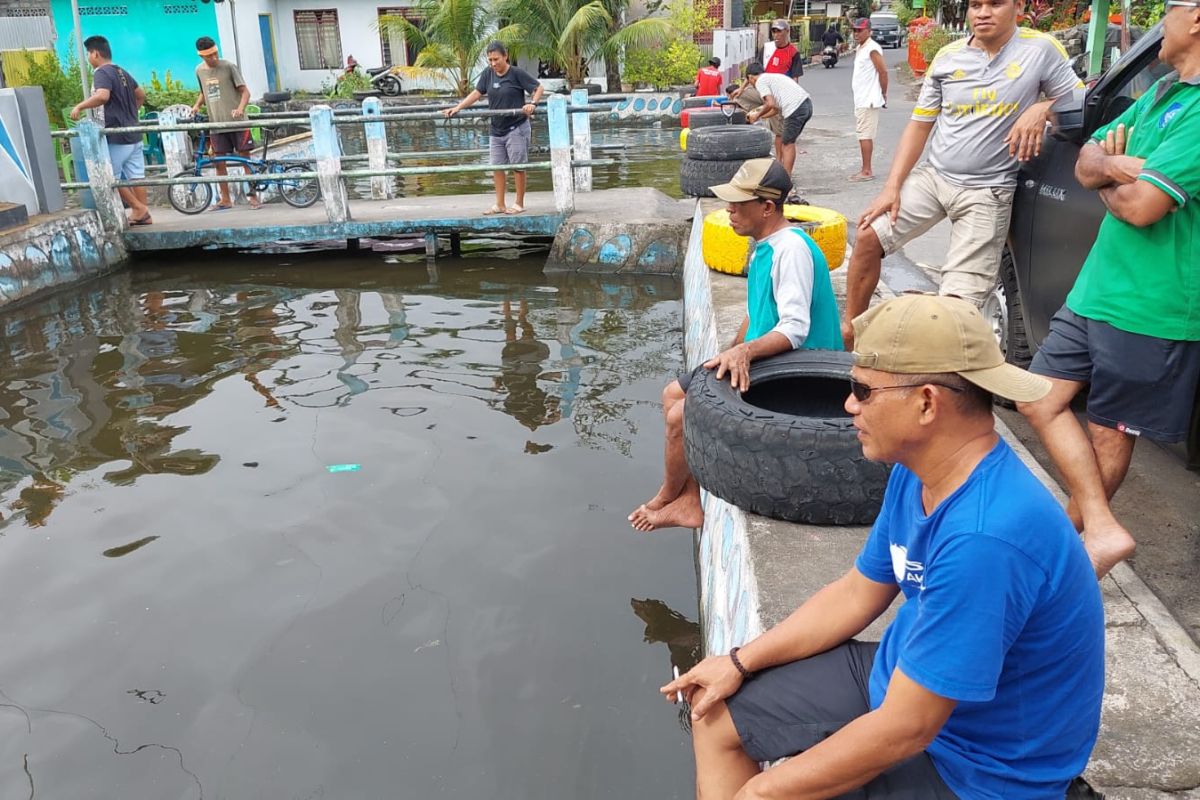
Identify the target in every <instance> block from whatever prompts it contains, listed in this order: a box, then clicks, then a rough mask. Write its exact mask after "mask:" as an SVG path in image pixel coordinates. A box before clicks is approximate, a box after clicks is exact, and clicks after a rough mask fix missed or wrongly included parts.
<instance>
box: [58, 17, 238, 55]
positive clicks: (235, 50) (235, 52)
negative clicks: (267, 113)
mask: <svg viewBox="0 0 1200 800" xmlns="http://www.w3.org/2000/svg"><path fill="white" fill-rule="evenodd" d="M71 2H75V0H71ZM229 27H231V28H233V58H234V61H235V62H236V63H237V65H238V69H241V68H242V66H243V65H242V48H241V47H240V46H239V45H238V35H237V7H236V6H235V5H234V0H229Z"/></svg>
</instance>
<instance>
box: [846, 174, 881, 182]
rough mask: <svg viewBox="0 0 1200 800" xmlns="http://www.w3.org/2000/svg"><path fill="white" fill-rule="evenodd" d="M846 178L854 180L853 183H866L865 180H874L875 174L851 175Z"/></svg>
mask: <svg viewBox="0 0 1200 800" xmlns="http://www.w3.org/2000/svg"><path fill="white" fill-rule="evenodd" d="M847 180H851V181H854V182H855V183H866V182H867V181H873V180H875V176H874V175H851V176H850V177H849V178H848V179H847Z"/></svg>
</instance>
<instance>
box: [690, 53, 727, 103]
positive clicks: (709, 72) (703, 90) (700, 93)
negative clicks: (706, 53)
mask: <svg viewBox="0 0 1200 800" xmlns="http://www.w3.org/2000/svg"><path fill="white" fill-rule="evenodd" d="M720 66H721V59H719V58H717V57H716V56H713V57H712V58H710V59H709V60H708V66H706V67H701V68H700V71H699V72H697V73H696V92H695V94H696V96H697V97H711V96H714V95H718V94H720V93H721V70H720Z"/></svg>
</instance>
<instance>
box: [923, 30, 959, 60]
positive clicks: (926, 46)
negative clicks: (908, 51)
mask: <svg viewBox="0 0 1200 800" xmlns="http://www.w3.org/2000/svg"><path fill="white" fill-rule="evenodd" d="M924 30H927V31H928V32H927V33H924V34H923V35H920V36H918V37H917V47H918V48H919V49H920V51H921V57H922V58H924V59H925V63H926V64H932V63H933V57H934V56H936V55H937V54H938V51H939V50H941V49H942V48H943V47H945V46H946V45H948V44H950V43H951V42H952V41H954V36H953V35H952V34H951V33H950V31H948V30H946V29H945V28H942V27H938V26H933V27H930V28H926V29H924Z"/></svg>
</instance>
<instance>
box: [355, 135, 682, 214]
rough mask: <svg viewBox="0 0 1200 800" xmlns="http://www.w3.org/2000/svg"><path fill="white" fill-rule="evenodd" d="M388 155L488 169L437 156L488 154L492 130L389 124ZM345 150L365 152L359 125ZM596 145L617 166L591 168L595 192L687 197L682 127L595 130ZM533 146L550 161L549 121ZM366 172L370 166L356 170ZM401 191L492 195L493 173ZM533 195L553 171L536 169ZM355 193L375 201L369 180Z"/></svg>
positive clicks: (436, 178)
mask: <svg viewBox="0 0 1200 800" xmlns="http://www.w3.org/2000/svg"><path fill="white" fill-rule="evenodd" d="M387 132H388V150H389V152H392V153H403V152H423V153H426V152H427V153H429V154H430V155H429V157H424V158H421V157H414V158H409V159H407V160H405V161H404V163H403V164H401V165H400V166H404V167H416V166H440V165H451V164H486V163H488V162H487V154H486V153H480V154H477V155H470V156H452V157H438V156H437V153H438V152H445V151H450V150H471V149H483V150H486V149H487V146H488V143H487V135H488V127H487V124H486V123H479V122H476V123H473V124H469V125H440V124H439V125H434V124H433V123H427V124H424V125H418V124H407V125H403V126H401V125H389V126H388V128H387ZM340 135H341V140H342V146H343V149H344V150H345V152H346V154H347V155H361V154H362V153H365V152H366V142H365V140H364V139H363V133H362V128H361V127H360V126H357V125H344V126H341V132H340ZM592 144H593V147H594V148H595V150H594V151H593V153H592V157H593V158H594V159H611V160H612V161H613V162H614V163H613V164H609V165H604V166H597V167H593V168H592V183H593V185H594V188H596V189H612V188H620V187H625V186H649V187H652V188H655V189H658V190H659V191H661V192H663V193H664V194H667V195H669V196H671V197H682V196H683V195H682V194H681V193H680V190H679V160H680V158H681V157H682V155H683V153H682V151H681V150H680V149H679V128H672V127H667V128H662V127H658V128H655V127H648V126H640V127H638V126H628V127H608V126H603V127H601V126H594V127H593V130H592ZM533 146H534V147H535V148H538V147H540V148H543V150H542V151H541V152H537V151H535V152H531V153H530V154H529V160H530V161H532V162H536V161H549V160H550V153H549V151H548V150H547V149H545V148H549V146H550V141H549V135H548V133H547V131H546V122H545V118H544V117H541V118H538V119H535V120H534V123H533ZM360 167H361V168H363V169H365V164H357V165H355V166H354V168H360ZM395 180H396V181H397V182H398V183H397V184H396V188H397V190H398V192H399V194H400V196H402V197H414V196H420V195H449V194H474V193H476V192H479V193H484V194H486V193H488V192H490V191H491V189H492V174H491V173H490V172H475V173H464V174H431V175H405V176H401V177H398V178H396V179H395ZM528 180H529V186H528V190H529V191H531V192H549V191H552V190H553V188H554V187H553V186H552V185H551V181H550V170H548V169H546V170H534V171H531V172H529V173H528ZM512 181H513V178H512V176H511V175H510V176H509V178H508V190H509V192H510V196H511V192H512V191H513V182H512ZM347 185H348V186H349V187H350V188H351V191H352V193H353V194H355V195H357V196H359V197H370V196H371V182H370V179H369V178H365V179H361V180H357V181H352V182H348V184H347Z"/></svg>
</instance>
